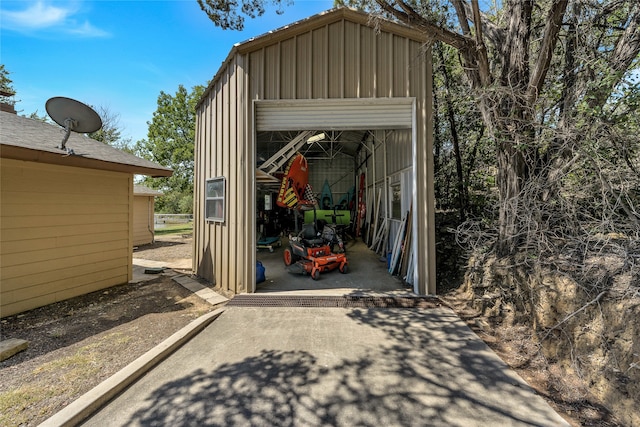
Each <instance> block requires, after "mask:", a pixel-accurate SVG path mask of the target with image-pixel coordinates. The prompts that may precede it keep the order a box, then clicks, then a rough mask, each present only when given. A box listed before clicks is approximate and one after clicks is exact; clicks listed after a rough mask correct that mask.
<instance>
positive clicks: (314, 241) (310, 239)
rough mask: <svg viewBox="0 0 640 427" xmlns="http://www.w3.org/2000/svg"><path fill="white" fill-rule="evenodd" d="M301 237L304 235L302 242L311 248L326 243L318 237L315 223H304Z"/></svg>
mask: <svg viewBox="0 0 640 427" xmlns="http://www.w3.org/2000/svg"><path fill="white" fill-rule="evenodd" d="M300 237H302V244H304V245H305V246H308V247H310V248H313V247H316V246H321V245H322V244H323V243H324V240H322V239H321V238H320V237H318V232H317V231H316V227H315V224H304V225H303V226H302V231H301V232H300Z"/></svg>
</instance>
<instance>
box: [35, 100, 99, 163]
mask: <svg viewBox="0 0 640 427" xmlns="http://www.w3.org/2000/svg"><path fill="white" fill-rule="evenodd" d="M45 108H46V110H47V114H49V117H51V118H52V119H53V121H54V122H56V123H57V124H59V125H60V126H62V127H63V128H64V131H65V133H64V137H63V138H62V143H61V144H60V147H59V148H60V149H61V150H65V151H67V152H69V153H70V152H71V151H70V150H67V148H66V144H67V140H68V139H69V135H71V131H74V132H77V133H92V132H95V131H97V130H99V129H100V128H101V127H102V119H100V116H99V115H98V113H96V112H95V111H94V110H93V108H91V107H89V106H88V105H85V104H83V103H82V102H79V101H76V100H75V99H71V98H65V97H62V96H57V97H54V98H51V99H49V100H48V101H47V103H46V104H45Z"/></svg>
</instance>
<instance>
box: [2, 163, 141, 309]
mask: <svg viewBox="0 0 640 427" xmlns="http://www.w3.org/2000/svg"><path fill="white" fill-rule="evenodd" d="M0 174H1V181H2V187H1V189H0V191H1V194H0V196H1V199H2V203H1V204H0V218H1V222H0V268H1V269H2V277H1V282H0V284H1V286H0V300H1V301H2V306H1V309H2V316H7V315H10V314H14V313H18V312H20V311H24V310H27V309H31V308H35V307H38V306H41V305H43V304H48V303H52V302H56V301H60V300H62V299H66V298H69V297H72V296H77V295H81V294H82V293H84V292H85V290H86V289H92V290H97V289H102V288H104V287H108V286H113V285H117V284H121V283H126V282H127V280H128V278H129V275H130V270H131V263H130V254H131V244H132V239H131V232H132V231H130V227H129V225H130V219H131V213H132V211H131V209H132V207H131V206H130V204H129V199H130V197H131V194H132V188H133V183H132V180H133V177H132V176H131V174H128V173H118V172H107V171H95V170H91V169H82V168H73V167H64V166H57V165H48V164H41V163H32V162H23V161H17V160H10V159H0ZM39 201H42V203H39ZM83 202H86V203H83Z"/></svg>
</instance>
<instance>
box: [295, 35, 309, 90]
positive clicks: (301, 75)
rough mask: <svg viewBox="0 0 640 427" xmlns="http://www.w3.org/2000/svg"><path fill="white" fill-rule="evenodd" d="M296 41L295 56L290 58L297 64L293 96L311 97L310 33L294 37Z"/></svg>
mask: <svg viewBox="0 0 640 427" xmlns="http://www.w3.org/2000/svg"><path fill="white" fill-rule="evenodd" d="M296 41H297V43H296V57H295V58H292V59H291V60H292V61H295V63H296V64H297V67H296V93H295V97H296V98H298V99H300V98H311V94H312V93H313V85H312V78H313V71H312V67H313V65H312V56H311V34H309V33H307V34H301V35H299V36H298V37H297V38H296Z"/></svg>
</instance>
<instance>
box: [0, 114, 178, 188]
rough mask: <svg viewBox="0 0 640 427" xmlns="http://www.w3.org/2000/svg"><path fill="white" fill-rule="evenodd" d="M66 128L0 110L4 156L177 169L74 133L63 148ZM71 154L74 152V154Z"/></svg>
mask: <svg viewBox="0 0 640 427" xmlns="http://www.w3.org/2000/svg"><path fill="white" fill-rule="evenodd" d="M64 133H65V131H64V129H63V128H61V127H59V126H57V125H51V124H49V123H45V122H42V121H40V120H34V119H30V118H27V117H21V116H18V115H15V114H11V113H6V112H0V157H4V158H10V159H16V160H27V161H33V162H42V163H52V164H59V165H67V166H76V167H84V168H90V169H100V170H109V171H116V172H128V173H134V174H140V175H148V176H171V175H172V174H173V171H172V170H171V169H169V168H166V167H164V166H161V165H159V164H157V163H154V162H151V161H149V160H145V159H142V158H140V157H137V156H134V155H132V154H129V153H126V152H124V151H121V150H118V149H116V148H114V147H111V146H110V145H108V144H104V143H102V142H100V141H96V140H95V139H91V138H89V137H87V136H85V135H81V134H77V133H74V132H71V135H69V140H68V141H67V143H66V147H67V149H68V150H70V151H69V152H67V151H65V150H62V149H60V148H59V147H60V145H61V142H62V139H63V137H64ZM70 153H71V154H70Z"/></svg>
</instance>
